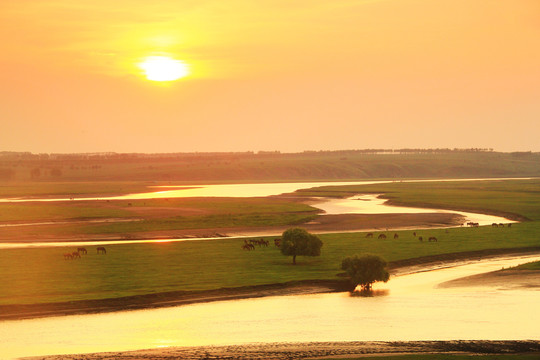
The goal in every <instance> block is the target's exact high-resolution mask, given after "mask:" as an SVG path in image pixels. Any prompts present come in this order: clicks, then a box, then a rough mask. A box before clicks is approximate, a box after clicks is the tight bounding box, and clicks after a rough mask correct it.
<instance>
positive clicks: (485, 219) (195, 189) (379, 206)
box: [0, 178, 514, 249]
mask: <svg viewBox="0 0 540 360" xmlns="http://www.w3.org/2000/svg"><path fill="white" fill-rule="evenodd" d="M497 180H512V179H510V178H500V179H459V180H455V179H454V180H404V181H403V182H435V181H497ZM390 182H392V181H355V182H310V183H268V184H220V185H193V186H188V187H186V186H178V187H179V188H180V189H176V190H171V186H167V187H166V188H167V190H162V191H150V192H146V193H137V194H126V195H120V196H111V197H101V198H97V197H87V198H20V199H15V198H10V199H7V198H5V199H0V202H14V203H16V202H32V201H37V202H56V201H98V200H104V199H109V200H135V199H156V198H179V197H212V196H214V197H262V196H273V195H281V194H286V193H292V192H295V191H297V190H300V189H309V188H313V187H319V186H340V185H369V184H383V183H390ZM173 187H174V186H173ZM312 206H314V207H316V208H319V209H321V210H323V211H324V213H325V214H329V215H330V214H332V215H335V214H390V213H434V212H437V213H453V214H459V215H462V216H463V217H464V219H465V220H464V221H465V222H469V221H472V222H476V223H478V224H479V225H481V226H482V225H489V224H492V223H511V222H514V221H512V220H509V219H506V218H503V217H500V216H493V215H486V214H480V213H470V212H464V211H454V210H444V209H427V208H412V207H404V206H391V205H387V204H386V200H384V199H381V198H379V195H373V194H364V195H358V196H353V197H350V198H346V199H334V198H320V199H319V201H318V202H316V203H315V204H313V205H312ZM91 221H94V222H107V221H109V220H108V219H107V220H91ZM114 221H132V220H125V219H124V220H122V219H115V220H114ZM44 224H46V223H43V222H36V223H25V224H6V225H0V226H10V227H11V226H32V225H44ZM50 224H58V222H50ZM394 230H399V229H394ZM276 235H279V234H277V233H261V232H257V233H256V234H255V235H253V234H247V235H245V236H234V237H235V238H243V237H250V236H276ZM221 238H222V237H205V238H187V239H186V238H180V239H166V241H190V240H217V239H221ZM159 241H164V240H159V239H158V240H111V241H85V242H78V244H79V245H81V246H92V245H98V244H102V245H114V244H127V243H143V242H159ZM65 245H66V243H65V242H54V241H47V242H32V243H17V242H12V243H10V242H4V243H0V249H2V248H4V249H5V248H24V247H51V246H65Z"/></svg>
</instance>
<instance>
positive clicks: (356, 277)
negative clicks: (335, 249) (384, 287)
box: [341, 254, 390, 290]
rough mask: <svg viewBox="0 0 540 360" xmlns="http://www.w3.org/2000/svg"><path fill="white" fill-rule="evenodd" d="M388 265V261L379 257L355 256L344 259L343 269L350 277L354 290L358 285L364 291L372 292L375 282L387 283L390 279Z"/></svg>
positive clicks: (368, 255)
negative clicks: (372, 285)
mask: <svg viewBox="0 0 540 360" xmlns="http://www.w3.org/2000/svg"><path fill="white" fill-rule="evenodd" d="M386 265H387V263H386V260H384V259H383V258H381V257H379V256H377V255H370V254H367V255H362V256H358V255H354V256H350V257H347V258H345V259H343V261H342V262H341V269H342V270H345V271H346V272H347V275H349V277H350V281H351V285H352V286H353V290H354V288H356V286H358V285H360V286H361V287H362V290H370V289H371V284H373V283H374V282H376V281H384V282H387V281H388V279H389V278H390V274H389V273H388V271H387V270H386Z"/></svg>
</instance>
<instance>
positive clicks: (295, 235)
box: [280, 228, 323, 265]
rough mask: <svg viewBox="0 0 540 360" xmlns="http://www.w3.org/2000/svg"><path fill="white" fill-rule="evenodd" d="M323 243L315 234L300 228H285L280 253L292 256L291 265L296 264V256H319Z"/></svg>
mask: <svg viewBox="0 0 540 360" xmlns="http://www.w3.org/2000/svg"><path fill="white" fill-rule="evenodd" d="M322 245H323V243H322V241H321V239H319V238H318V237H317V236H316V235H313V234H310V233H309V232H307V231H306V230H304V229H301V228H291V229H288V230H285V232H283V235H282V241H281V246H280V249H281V253H282V254H283V255H285V256H291V255H292V257H293V265H296V256H298V255H303V256H319V255H321V247H322Z"/></svg>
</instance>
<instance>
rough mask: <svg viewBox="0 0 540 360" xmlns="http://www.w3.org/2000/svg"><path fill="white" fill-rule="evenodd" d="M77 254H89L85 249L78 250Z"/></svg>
mask: <svg viewBox="0 0 540 360" xmlns="http://www.w3.org/2000/svg"><path fill="white" fill-rule="evenodd" d="M77 252H78V253H81V254H88V251H86V249H85V248H83V247H80V248H77Z"/></svg>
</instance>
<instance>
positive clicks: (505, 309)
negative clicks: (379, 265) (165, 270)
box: [0, 255, 540, 357]
mask: <svg viewBox="0 0 540 360" xmlns="http://www.w3.org/2000/svg"><path fill="white" fill-rule="evenodd" d="M538 260H540V255H535V256H522V257H506V258H499V259H497V260H484V261H477V262H472V263H468V264H466V265H462V266H456V267H452V268H443V269H439V270H435V271H429V272H421V273H415V274H409V275H403V276H398V277H393V278H392V279H391V280H390V281H389V282H388V283H387V284H377V286H375V293H376V294H377V295H379V296H373V297H351V296H350V295H349V294H348V293H334V294H318V295H302V296H280V297H268V298H259V299H246V300H235V301H222V302H213V303H206V304H193V305H186V306H181V307H172V308H161V309H151V310H137V311H122V312H116V313H107V314H94V315H79V316H64V317H51V318H43V319H31V320H10V321H4V322H0V349H1V350H0V355H2V356H4V357H17V356H33V355H44V354H59V353H60V354H61V353H84V352H102V351H127V350H135V349H144V348H155V347H160V346H196V345H212V344H214V345H217V344H222V345H224V344H242V343H250V342H281V341H288V342H296V341H378V340H381V341H383V340H384V341H398V340H403V341H405V340H451V339H452V340H455V339H463V340H467V339H490V340H503V339H514V340H524V339H540V332H538V324H539V323H540V312H538V311H536V310H535V309H536V308H537V305H538V302H539V301H540V291H538V290H516V289H511V290H500V289H498V288H496V287H476V288H437V285H438V284H439V283H441V282H445V281H448V280H452V279H455V278H459V277H463V276H469V275H473V274H478V273H483V272H487V271H493V270H498V269H500V268H501V267H503V266H504V267H507V266H511V265H516V264H519V263H523V262H528V261H538Z"/></svg>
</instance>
